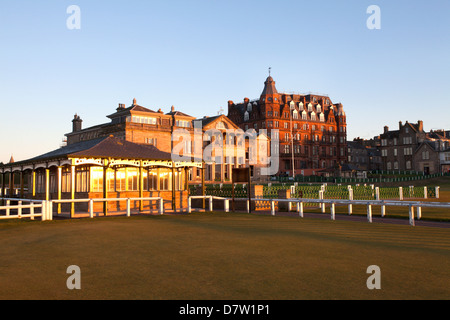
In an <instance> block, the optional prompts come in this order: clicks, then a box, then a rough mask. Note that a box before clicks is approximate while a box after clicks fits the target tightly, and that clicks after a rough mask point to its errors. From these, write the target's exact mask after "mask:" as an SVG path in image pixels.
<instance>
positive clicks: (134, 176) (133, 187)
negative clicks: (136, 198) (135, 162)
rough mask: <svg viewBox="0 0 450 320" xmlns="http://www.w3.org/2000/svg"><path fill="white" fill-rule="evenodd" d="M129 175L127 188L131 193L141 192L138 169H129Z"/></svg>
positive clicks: (127, 171)
mask: <svg viewBox="0 0 450 320" xmlns="http://www.w3.org/2000/svg"><path fill="white" fill-rule="evenodd" d="M126 173H127V184H128V185H127V187H128V190H129V191H138V190H139V179H138V177H139V171H138V169H137V168H128V169H127V170H126Z"/></svg>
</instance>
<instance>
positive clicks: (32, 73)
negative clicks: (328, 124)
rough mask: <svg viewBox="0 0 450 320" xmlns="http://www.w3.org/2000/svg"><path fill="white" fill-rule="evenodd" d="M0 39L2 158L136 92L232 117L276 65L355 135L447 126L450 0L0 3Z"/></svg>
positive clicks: (151, 104) (141, 98)
mask: <svg viewBox="0 0 450 320" xmlns="http://www.w3.org/2000/svg"><path fill="white" fill-rule="evenodd" d="M72 4H74V5H78V6H79V7H80V9H81V29H80V30H69V29H68V28H67V27H66V20H67V18H68V17H69V16H70V15H69V14H67V13H66V10H67V8H68V7H69V6H70V5H72ZM372 4H375V5H378V6H379V7H380V9H381V29H380V30H369V29H368V28H367V27H366V20H367V19H368V18H369V16H370V14H367V13H366V10H367V8H368V6H370V5H372ZM0 44H1V50H0V90H1V91H0V106H1V111H2V112H1V117H0V162H1V161H3V162H7V161H9V158H10V156H11V155H13V156H14V158H15V160H16V161H18V160H25V159H27V158H30V157H33V156H37V155H39V154H42V153H45V152H48V151H51V150H54V149H56V148H58V147H59V146H60V144H61V141H62V139H63V137H64V134H65V133H67V132H70V131H71V129H72V128H71V125H72V123H71V120H72V119H73V115H74V114H75V113H77V114H79V115H80V116H81V118H82V119H83V120H84V122H83V127H88V126H92V125H96V124H100V123H104V122H107V121H108V119H107V118H106V115H108V114H111V113H113V112H114V111H115V108H116V107H117V105H118V103H125V104H126V105H127V106H128V105H130V104H131V102H132V100H133V98H136V99H137V102H138V104H140V105H143V106H145V107H147V108H150V109H154V110H155V109H156V110H157V109H159V108H162V109H163V111H165V112H168V111H169V109H170V107H171V106H172V105H174V106H175V107H176V109H178V110H180V111H183V112H185V113H188V114H191V115H193V116H197V117H202V116H204V115H209V116H212V115H215V114H217V112H218V111H219V109H220V108H221V107H222V108H223V109H224V110H225V114H226V112H227V101H228V100H233V101H235V102H240V101H241V100H243V98H244V97H248V98H250V99H254V98H258V97H259V95H260V94H261V91H262V89H263V85H264V80H265V79H266V77H267V69H268V67H272V76H273V77H274V79H275V81H276V86H277V88H278V90H279V91H284V92H291V91H295V92H310V91H312V92H318V93H325V94H328V95H329V96H330V98H331V99H332V101H333V102H335V103H336V102H341V103H342V104H343V105H344V109H345V111H346V113H347V121H348V138H349V139H350V140H351V139H353V138H354V137H358V136H360V137H363V138H371V137H373V136H375V135H378V134H379V133H381V132H382V131H383V126H384V125H388V126H390V127H391V128H396V127H397V126H398V122H399V121H403V122H405V121H407V120H408V121H410V122H416V121H417V120H423V121H424V127H425V129H426V130H430V129H439V128H443V129H449V130H450V111H449V110H450V1H448V0H430V1H411V0H409V1H406V0H395V1H380V0H371V1H365V0H353V1H345V0H342V1H336V0H327V1H325V0H322V1H300V0H296V1H287V0H285V1H283V0H278V1H266V0H221V1H218V0H179V1H173V0H164V1H162V0H161V1H144V0H128V1H122V0H116V1H103V0H95V1H92V0H90V1H84V0H70V1H66V0H45V1H35V0H29V1H25V0H1V1H0Z"/></svg>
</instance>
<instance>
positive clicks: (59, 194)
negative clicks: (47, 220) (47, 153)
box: [57, 167, 62, 214]
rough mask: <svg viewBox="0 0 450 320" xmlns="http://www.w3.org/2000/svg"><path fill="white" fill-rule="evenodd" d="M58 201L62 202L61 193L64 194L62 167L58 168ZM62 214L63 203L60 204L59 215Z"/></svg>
mask: <svg viewBox="0 0 450 320" xmlns="http://www.w3.org/2000/svg"><path fill="white" fill-rule="evenodd" d="M57 172H58V177H57V180H58V181H57V183H58V187H57V188H58V200H61V192H62V167H58V171H57ZM60 213H61V203H58V214H60Z"/></svg>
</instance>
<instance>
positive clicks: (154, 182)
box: [143, 171, 158, 191]
mask: <svg viewBox="0 0 450 320" xmlns="http://www.w3.org/2000/svg"><path fill="white" fill-rule="evenodd" d="M143 174H144V190H150V191H152V190H158V173H157V172H156V171H148V172H144V173H143Z"/></svg>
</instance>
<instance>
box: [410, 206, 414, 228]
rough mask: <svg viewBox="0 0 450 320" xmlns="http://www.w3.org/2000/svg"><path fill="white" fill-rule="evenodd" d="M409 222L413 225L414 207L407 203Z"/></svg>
mask: <svg viewBox="0 0 450 320" xmlns="http://www.w3.org/2000/svg"><path fill="white" fill-rule="evenodd" d="M409 224H410V225H411V226H414V207H413V206H412V205H409Z"/></svg>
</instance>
